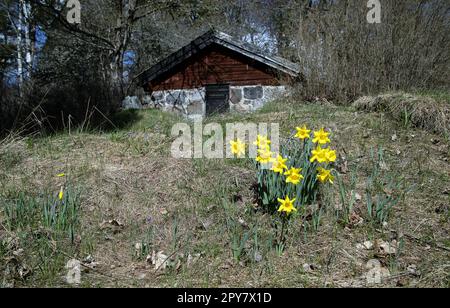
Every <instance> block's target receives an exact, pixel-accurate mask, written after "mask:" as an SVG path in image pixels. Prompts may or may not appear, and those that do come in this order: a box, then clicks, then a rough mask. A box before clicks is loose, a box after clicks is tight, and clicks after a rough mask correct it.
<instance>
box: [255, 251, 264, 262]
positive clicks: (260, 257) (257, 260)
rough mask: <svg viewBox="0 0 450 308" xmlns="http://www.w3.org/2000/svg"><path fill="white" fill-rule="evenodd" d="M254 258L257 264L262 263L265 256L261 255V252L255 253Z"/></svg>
mask: <svg viewBox="0 0 450 308" xmlns="http://www.w3.org/2000/svg"><path fill="white" fill-rule="evenodd" d="M253 258H254V260H255V262H261V261H262V259H263V256H262V255H261V253H260V252H259V251H255V253H254V256H253Z"/></svg>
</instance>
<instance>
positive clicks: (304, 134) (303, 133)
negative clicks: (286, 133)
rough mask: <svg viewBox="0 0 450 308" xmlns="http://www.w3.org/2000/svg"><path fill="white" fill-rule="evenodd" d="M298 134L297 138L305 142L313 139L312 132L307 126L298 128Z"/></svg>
mask: <svg viewBox="0 0 450 308" xmlns="http://www.w3.org/2000/svg"><path fill="white" fill-rule="evenodd" d="M296 129H297V134H295V137H297V138H299V139H301V140H305V139H309V138H310V137H311V130H310V129H307V128H306V125H303V127H297V128H296Z"/></svg>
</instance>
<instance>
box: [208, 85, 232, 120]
mask: <svg viewBox="0 0 450 308" xmlns="http://www.w3.org/2000/svg"><path fill="white" fill-rule="evenodd" d="M229 100H230V85H228V84H211V85H207V86H206V115H207V116H209V115H213V114H217V113H223V112H227V111H229V110H230V101H229Z"/></svg>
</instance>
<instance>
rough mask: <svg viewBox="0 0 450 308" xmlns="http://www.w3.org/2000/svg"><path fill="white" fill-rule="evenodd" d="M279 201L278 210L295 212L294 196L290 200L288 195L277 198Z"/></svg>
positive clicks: (287, 212)
mask: <svg viewBox="0 0 450 308" xmlns="http://www.w3.org/2000/svg"><path fill="white" fill-rule="evenodd" d="M278 202H280V207H279V209H278V212H285V213H286V214H288V215H289V214H291V212H297V209H296V208H295V206H294V202H295V198H294V199H292V200H290V199H289V197H287V196H286V199H284V200H283V199H278Z"/></svg>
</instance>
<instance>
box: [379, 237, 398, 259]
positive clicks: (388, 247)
mask: <svg viewBox="0 0 450 308" xmlns="http://www.w3.org/2000/svg"><path fill="white" fill-rule="evenodd" d="M397 249H398V243H397V241H396V240H394V241H392V242H391V243H388V242H385V241H379V242H378V253H379V254H380V255H382V256H386V255H395V254H396V253H397Z"/></svg>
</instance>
